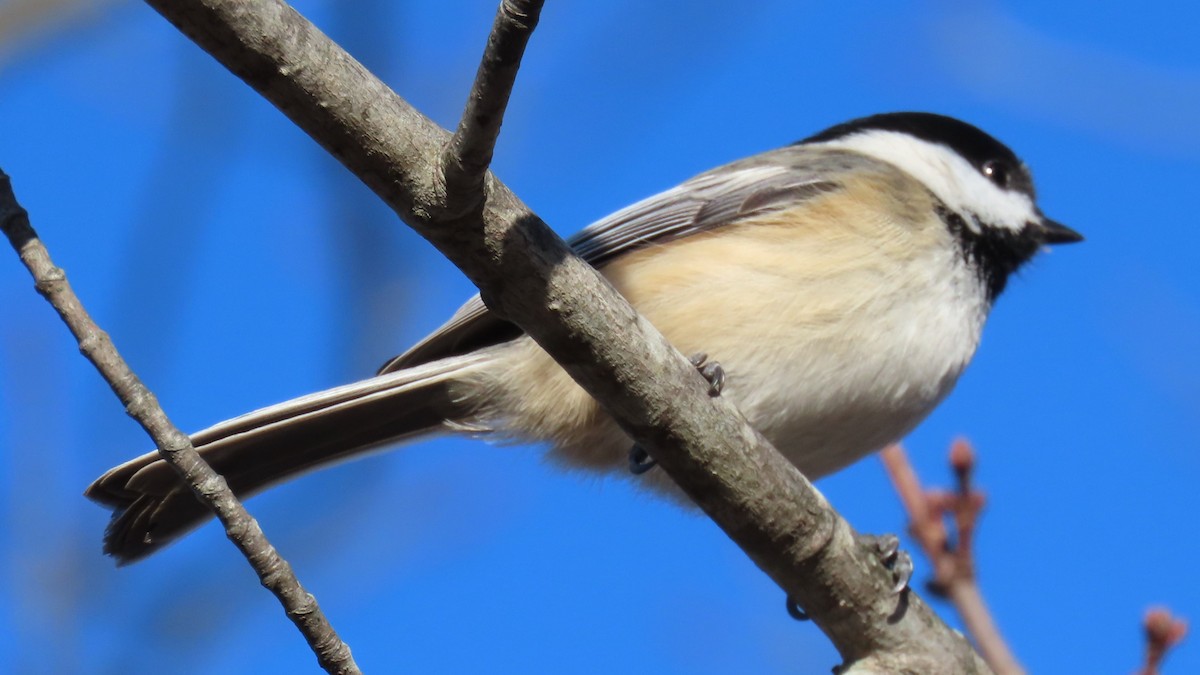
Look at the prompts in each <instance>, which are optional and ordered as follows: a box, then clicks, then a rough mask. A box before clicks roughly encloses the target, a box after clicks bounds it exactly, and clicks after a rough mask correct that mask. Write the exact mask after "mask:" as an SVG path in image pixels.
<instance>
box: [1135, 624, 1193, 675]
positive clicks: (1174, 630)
mask: <svg viewBox="0 0 1200 675" xmlns="http://www.w3.org/2000/svg"><path fill="white" fill-rule="evenodd" d="M1142 625H1143V626H1144V627H1145V629H1146V661H1145V663H1144V664H1143V665H1142V667H1141V669H1140V670H1138V671H1137V673H1136V674H1135V675H1158V673H1159V672H1160V671H1159V669H1160V668H1162V662H1163V659H1164V658H1166V655H1167V652H1168V651H1170V649H1171V648H1172V647H1174V646H1175V645H1177V644H1179V643H1180V642H1182V641H1183V638H1184V636H1185V635H1187V622H1185V621H1184V620H1182V619H1179V618H1176V617H1174V616H1171V612H1170V610H1168V609H1166V608H1165V607H1154V608H1151V609H1150V610H1149V611H1147V612H1146V618H1145V619H1144V621H1143V624H1142Z"/></svg>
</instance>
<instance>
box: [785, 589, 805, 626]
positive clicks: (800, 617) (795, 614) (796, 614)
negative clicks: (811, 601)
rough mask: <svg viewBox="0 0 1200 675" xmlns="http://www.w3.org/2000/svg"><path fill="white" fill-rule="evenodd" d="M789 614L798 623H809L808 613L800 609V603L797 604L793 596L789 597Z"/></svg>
mask: <svg viewBox="0 0 1200 675" xmlns="http://www.w3.org/2000/svg"><path fill="white" fill-rule="evenodd" d="M787 613H788V616H790V617H792V618H793V619H795V620H797V621H808V620H809V616H808V613H807V612H805V611H804V610H802V609H800V603H798V602H796V600H795V599H794V598H792V596H790V595H789V596H787Z"/></svg>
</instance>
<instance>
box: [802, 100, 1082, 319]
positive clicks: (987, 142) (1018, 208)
mask: <svg viewBox="0 0 1200 675" xmlns="http://www.w3.org/2000/svg"><path fill="white" fill-rule="evenodd" d="M800 144H803V145H810V144H825V145H830V146H834V147H841V148H845V149H848V150H852V151H855V152H860V153H862V154H866V155H870V156H873V157H875V158H877V159H881V160H883V161H886V162H889V163H891V164H893V165H895V166H897V167H898V168H900V169H902V170H904V171H905V172H907V173H909V174H910V175H911V176H913V177H914V178H916V179H917V180H919V181H920V182H921V183H922V184H924V185H925V187H926V188H927V189H928V190H929V191H930V192H931V193H933V195H934V196H935V197H937V198H938V200H939V202H940V203H941V204H943V205H944V209H942V210H941V215H942V217H943V219H945V220H946V221H947V225H948V226H950V228H951V230H953V231H955V233H956V234H958V235H959V237H960V239H961V240H962V242H963V246H964V251H965V252H966V253H967V254H968V255H970V256H972V257H973V258H974V259H975V260H976V262H978V263H979V264H980V266H981V272H983V273H985V274H986V276H987V282H988V287H989V291H990V294H991V295H993V296H994V295H996V294H998V293H999V292H1000V290H1001V289H1003V287H1004V282H1005V280H1006V279H1007V277H1008V275H1009V274H1010V273H1011V272H1013V271H1014V270H1016V269H1017V268H1018V267H1019V266H1020V265H1022V264H1023V263H1025V262H1026V261H1027V260H1029V259H1030V258H1032V257H1033V255H1034V253H1036V252H1037V250H1038V248H1039V247H1041V246H1042V245H1045V244H1068V243H1072V242H1077V241H1082V240H1083V237H1082V236H1081V235H1080V234H1079V233H1078V232H1076V231H1074V230H1072V229H1071V228H1069V227H1067V226H1065V225H1063V224H1061V223H1059V222H1056V221H1054V220H1051V219H1049V218H1047V217H1046V216H1045V215H1044V214H1043V213H1042V212H1041V210H1040V209H1039V208H1038V207H1037V192H1036V190H1035V189H1034V185H1033V176H1032V175H1031V174H1030V172H1029V168H1028V167H1027V166H1026V165H1025V163H1024V162H1022V161H1021V159H1020V158H1019V157H1017V155H1016V153H1014V152H1013V151H1012V150H1011V149H1010V148H1009V147H1008V146H1007V145H1005V144H1003V143H1001V142H1000V141H998V140H996V139H995V138H993V137H992V136H991V135H989V134H987V133H986V132H984V131H982V130H980V129H979V128H978V127H975V126H973V125H971V124H968V123H966V122H963V121H962V120H958V119H955V118H953V117H947V116H945V115H938V114H935V113H926V112H896V113H883V114H879V115H871V116H870V117H862V118H859V119H855V120H851V121H849V122H844V123H842V124H838V125H836V126H832V127H830V128H828V129H826V130H824V131H822V132H820V133H817V134H814V135H812V136H810V137H808V138H806V139H804V140H802V141H800ZM939 148H940V149H943V150H944V151H945V152H942V151H940V150H938V149H939ZM981 179H982V180H981Z"/></svg>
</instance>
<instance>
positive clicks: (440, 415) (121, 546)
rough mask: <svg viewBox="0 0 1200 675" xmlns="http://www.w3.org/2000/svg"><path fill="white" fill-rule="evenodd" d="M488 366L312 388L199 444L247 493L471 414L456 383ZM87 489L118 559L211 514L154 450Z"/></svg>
mask: <svg viewBox="0 0 1200 675" xmlns="http://www.w3.org/2000/svg"><path fill="white" fill-rule="evenodd" d="M487 363H488V358H487V356H486V355H485V354H479V353H474V354H466V355H463V356H455V357H450V358H446V359H442V360H439V361H433V362H431V363H427V364H423V365H420V366H416V367H413V368H408V369H405V370H401V371H398V372H394V373H388V374H386V375H380V376H378V377H374V378H371V379H368V380H363V381H361V382H356V383H354V384H348V385H345V386H341V387H337V388H334V389H329V390H327V391H322V392H318V393H316V394H310V395H308V396H303V397H300V398H297V399H293V400H291V401H287V402H284V403H280V404H278V405H273V406H271V407H269V408H263V409H262V410H256V411H254V412H252V413H248V414H246V415H242V416H241V417H237V418H234V419H232V420H229V421H227V422H222V423H220V424H218V425H216V426H213V427H209V428H208V429H205V430H204V431H201V432H199V433H197V434H194V435H193V436H192V444H193V445H194V446H195V447H196V449H197V450H198V451H199V452H200V454H201V456H202V457H204V459H205V460H206V461H207V462H208V463H209V464H210V465H212V467H213V468H214V469H216V470H217V472H219V473H221V474H222V475H224V476H225V479H226V480H227V481H228V482H229V485H230V487H231V488H233V491H234V492H235V493H236V494H237V495H238V496H240V497H246V496H249V495H251V494H254V493H256V492H260V491H262V490H263V489H265V488H267V487H269V486H271V485H274V484H276V483H281V482H283V481H286V480H289V479H292V478H295V477H296V476H298V475H300V474H302V473H305V472H307V471H312V470H314V469H317V468H320V467H324V466H328V465H330V464H333V463H335V462H339V461H342V460H344V459H347V458H349V457H352V456H355V455H360V454H362V453H364V452H366V451H369V450H371V449H374V448H377V447H379V446H381V445H384V444H387V443H393V442H396V441H400V440H404V439H411V438H415V437H419V436H425V435H429V434H433V433H436V432H438V431H441V430H444V429H446V428H447V427H446V425H447V423H449V424H450V425H454V424H456V423H458V422H461V421H462V420H464V419H466V418H467V417H468V416H469V415H470V414H471V411H470V410H466V409H465V408H466V407H467V406H468V404H467V403H465V402H463V401H462V400H460V399H457V397H456V395H455V393H454V391H453V389H454V386H453V385H454V384H455V382H457V381H459V380H460V378H462V377H464V376H466V375H469V374H470V373H472V372H475V371H477V370H478V369H480V368H482V367H484V366H485V365H487ZM84 494H85V495H86V496H87V497H88V498H90V499H92V500H94V501H96V502H98V503H100V504H103V505H105V506H108V507H111V508H112V509H113V518H112V521H111V522H110V523H109V525H108V529H107V530H106V531H105V534H104V552H105V553H108V554H109V555H111V556H113V557H115V558H116V559H117V560H118V562H119V563H121V564H126V563H131V562H135V561H137V560H140V559H142V558H144V557H146V556H148V555H150V554H151V553H154V552H155V551H157V550H158V549H160V548H162V547H164V546H166V545H167V544H170V543H171V542H173V541H174V540H176V539H178V538H179V537H180V536H182V535H183V534H185V533H187V532H188V531H189V530H191V529H193V528H195V527H196V526H198V525H200V524H201V523H203V522H204V521H205V520H206V519H207V518H208V517H209V516H210V515H211V513H210V512H209V510H208V509H207V508H205V507H204V506H203V505H201V504H200V503H199V502H198V501H196V498H195V497H194V496H193V495H192V494H191V491H190V489H189V488H188V487H187V486H186V485H184V484H183V483H182V482H181V480H180V479H179V476H178V475H177V474H176V473H175V471H174V470H173V469H172V468H171V467H170V466H168V465H167V464H166V462H164V461H162V460H161V459H160V458H159V455H158V453H157V452H153V453H150V454H146V455H142V456H141V457H138V458H136V459H132V460H130V461H128V462H125V463H124V464H122V465H120V466H118V467H115V468H113V469H111V470H109V471H108V472H107V473H105V474H104V475H103V476H101V477H100V478H98V479H96V481H95V482H94V483H92V484H91V485H90V486H89V487H88V489H87V490H86V491H85V492H84Z"/></svg>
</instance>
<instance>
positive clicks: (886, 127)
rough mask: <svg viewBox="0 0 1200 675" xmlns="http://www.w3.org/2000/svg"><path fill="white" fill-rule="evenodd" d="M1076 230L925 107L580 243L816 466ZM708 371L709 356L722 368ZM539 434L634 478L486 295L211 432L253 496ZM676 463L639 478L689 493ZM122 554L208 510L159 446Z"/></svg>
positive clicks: (940, 361) (117, 547)
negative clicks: (369, 462) (439, 442)
mask: <svg viewBox="0 0 1200 675" xmlns="http://www.w3.org/2000/svg"><path fill="white" fill-rule="evenodd" d="M1080 239H1081V237H1080V235H1079V234H1077V233H1076V232H1074V231H1073V230H1070V229H1068V228H1066V227H1064V226H1063V225H1060V224H1058V223H1056V222H1054V221H1052V220H1049V219H1047V218H1046V217H1045V216H1043V215H1042V213H1041V211H1040V210H1039V209H1038V207H1037V204H1036V203H1035V198H1034V189H1033V182H1032V179H1031V178H1030V174H1029V171H1028V169H1027V168H1026V167H1025V165H1024V164H1023V163H1022V162H1021V161H1020V160H1019V159H1018V158H1017V156H1016V155H1014V154H1013V152H1012V151H1011V150H1009V149H1008V148H1007V147H1005V146H1004V145H1003V144H1001V143H1000V142H998V141H996V140H995V139H993V138H992V137H991V136H989V135H987V134H986V133H984V132H982V131H980V130H979V129H976V128H975V127H973V126H971V125H969V124H966V123H964V122H960V121H958V120H955V119H952V118H949V117H943V116H940V115H933V114H928V113H892V114H884V115H876V116H873V117H866V118H863V119H857V120H854V121H851V122H847V123H845V124H840V125H838V126H835V127H832V128H830V129H827V130H825V131H823V132H821V133H819V134H817V135H815V136H812V137H810V138H807V139H805V140H803V141H800V142H799V143H796V144H794V145H790V146H787V147H784V148H780V149H778V150H773V151H770V152H765V153H763V154H760V155H755V156H753V157H750V158H747V159H743V160H741V161H738V162H734V163H732V164H729V165H726V166H723V167H720V168H717V169H713V170H712V171H709V172H707V173H703V174H700V175H699V176H696V177H695V178H692V179H691V180H688V181H686V182H684V183H683V184H681V185H679V186H677V187H675V188H672V189H670V190H667V191H666V192H663V193H661V194H658V195H655V196H653V197H650V198H649V199H646V200H644V201H641V202H638V203H636V204H634V205H633V206H630V207H628V208H626V209H623V210H621V211H618V212H617V213H614V214H613V215H611V216H609V217H607V218H605V219H603V220H601V221H599V222H597V223H595V224H593V225H591V226H590V227H588V228H586V229H584V230H583V231H582V232H580V233H579V234H578V235H576V236H575V237H574V238H572V239H571V244H572V246H573V247H574V249H575V251H576V252H578V254H579V255H580V256H582V257H583V258H584V259H585V260H587V261H588V262H590V263H591V264H592V265H594V266H595V267H597V268H598V269H599V270H600V271H601V273H603V274H604V276H605V277H606V278H607V279H608V280H609V281H610V282H611V283H612V284H613V285H614V286H615V287H616V288H617V289H618V290H619V291H620V292H621V293H622V294H623V295H624V296H625V297H626V298H627V299H628V300H629V301H630V303H632V304H633V306H634V307H635V308H637V310H638V311H639V312H640V313H641V314H642V315H643V316H645V317H646V318H647V319H649V320H650V322H651V323H653V324H654V325H655V326H656V327H657V328H658V329H659V330H660V331H661V332H662V333H663V334H664V335H665V336H666V337H667V339H669V340H670V341H671V342H672V343H673V344H674V345H675V346H676V347H677V348H679V349H680V350H681V351H682V352H683V353H684V354H699V353H705V354H708V355H709V356H710V357H711V358H712V359H713V360H715V361H718V362H719V363H720V364H721V366H722V367H723V370H724V373H725V380H724V383H723V393H722V395H724V396H728V397H729V398H730V399H732V400H733V401H734V402H735V403H736V404H737V406H738V407H739V408H740V409H741V411H742V413H743V414H744V415H745V417H746V419H747V420H748V421H749V422H750V424H752V425H753V426H754V427H755V428H757V429H758V430H759V431H760V432H761V433H762V434H763V435H764V436H765V437H766V438H767V439H768V440H770V441H771V443H773V444H774V445H775V447H776V448H778V449H779V451H780V452H782V453H783V454H784V455H785V456H786V457H787V458H788V459H789V460H790V461H791V462H792V463H793V464H795V465H796V466H797V467H798V468H799V469H800V471H802V472H803V473H804V474H805V475H806V476H808V477H809V478H818V477H820V476H823V475H825V474H828V473H830V472H833V471H836V470H837V469H840V468H842V467H844V466H846V465H848V464H850V463H851V462H854V461H855V460H857V459H859V458H860V457H862V456H864V455H865V454H867V453H869V452H871V451H873V450H876V449H878V448H880V447H882V446H883V445H885V444H887V443H889V442H891V441H894V440H897V439H899V438H900V437H901V436H903V435H904V434H906V433H908V431H909V430H911V429H912V428H913V427H914V426H915V425H916V424H917V423H918V422H919V421H921V420H922V419H923V418H924V417H925V416H926V415H928V414H929V412H930V411H931V410H933V408H934V406H936V405H937V404H938V403H939V402H940V401H941V400H942V398H943V397H945V396H946V394H947V393H949V391H950V389H951V388H952V387H953V386H954V383H955V381H956V380H957V379H958V376H959V375H960V374H961V373H962V371H963V369H964V368H965V367H966V365H967V363H968V362H969V361H970V360H971V357H972V355H973V354H974V353H975V348H976V346H977V345H978V344H979V337H980V331H981V330H982V328H983V323H984V319H985V318H986V317H987V313H988V310H989V309H990V308H991V306H992V303H993V302H994V301H995V299H996V297H997V296H998V295H999V294H1000V292H1001V291H1002V290H1004V285H1005V282H1006V281H1007V280H1008V277H1009V275H1010V274H1012V272H1013V271H1014V270H1016V269H1017V268H1018V267H1020V266H1021V265H1022V264H1023V263H1025V262H1026V261H1028V260H1029V259H1030V258H1031V257H1033V255H1034V254H1035V253H1036V252H1037V251H1038V249H1039V248H1040V247H1042V246H1043V245H1045V244H1061V243H1069V242H1075V241H1079V240H1080ZM710 374H712V373H711V371H710ZM447 431H452V432H466V433H471V434H478V435H482V436H485V437H488V438H492V439H503V440H519V441H526V442H540V443H547V444H549V445H550V447H551V450H550V451H549V452H550V456H551V457H552V458H554V459H557V460H561V461H562V462H564V463H566V464H568V465H571V466H577V467H584V468H588V469H594V470H597V471H612V470H619V471H623V470H624V469H625V468H626V466H627V463H628V461H629V453H630V448H631V447H632V446H633V441H632V440H631V439H630V438H629V437H628V436H626V435H625V434H624V433H623V432H622V431H621V430H620V428H619V427H618V426H617V425H616V423H615V422H613V421H612V419H611V418H609V416H608V415H607V414H606V413H605V412H604V411H603V410H601V409H600V407H599V406H598V404H597V403H596V402H595V401H594V400H593V399H592V398H591V397H590V396H588V394H586V393H585V392H584V391H583V389H581V388H580V387H579V386H578V385H577V384H576V383H575V382H574V381H573V380H572V379H571V378H570V377H569V376H568V375H567V374H566V373H565V372H564V371H563V370H562V369H561V368H560V367H559V366H558V365H557V364H556V363H555V362H554V361H553V360H551V358H550V357H549V356H548V355H547V354H546V353H545V352H543V351H542V350H541V348H539V347H538V345H537V344H535V343H534V342H533V340H532V339H530V338H529V337H527V336H525V335H524V334H523V333H522V331H521V330H520V329H519V328H517V327H516V326H515V325H513V324H510V323H507V322H505V321H503V320H502V319H500V318H498V317H496V316H495V315H493V314H491V313H489V312H488V310H487V309H486V308H485V307H484V305H483V303H482V302H481V301H480V299H479V297H478V296H476V297H475V298H473V299H471V300H470V301H469V302H467V304H466V305H464V306H463V307H462V308H461V309H460V310H459V311H458V313H457V314H455V315H454V316H453V317H452V318H451V319H450V320H449V321H448V322H447V323H446V324H445V325H444V326H442V327H441V328H439V329H438V330H437V331H435V332H434V333H433V334H432V335H430V336H429V337H427V338H425V339H424V340H422V341H421V342H420V343H418V344H417V345H416V346H414V347H413V348H412V349H409V350H408V351H407V352H405V353H404V354H401V355H400V356H398V357H396V358H394V359H392V360H391V361H389V362H388V363H387V364H386V365H385V366H384V367H383V369H382V370H381V371H380V372H379V374H378V375H377V376H376V377H373V378H371V379H368V380H363V381H361V382H356V383H354V384H349V385H345V386H342V387H337V388H334V389H330V390H328V391H323V392H319V393H316V394H310V395H308V396H303V397H301V398H297V399H294V400H292V401H288V402H286V403H281V404H279V405H275V406H271V407H269V408H264V409H262V410H258V411H255V412H252V413H249V414H247V415H243V416H241V417H238V418H235V419H232V420H229V421H227V422H222V423H220V424H218V425H216V426H214V427H211V428H209V429H205V430H204V431H201V432H199V433H197V434H195V435H194V436H192V442H193V443H194V444H195V446H196V448H197V449H198V450H199V451H200V452H201V454H202V455H203V456H204V458H205V459H206V460H208V462H209V463H210V464H212V466H213V468H215V469H216V470H217V471H219V472H220V473H222V474H224V475H225V477H226V478H227V479H228V481H229V484H230V485H231V486H232V487H233V489H234V490H235V491H236V492H237V493H239V494H240V495H243V496H244V495H248V494H252V493H255V492H258V491H260V490H263V489H264V488H266V487H269V486H271V485H273V484H275V483H279V482H281V481H285V480H288V479H290V478H293V477H295V476H297V475H299V474H301V473H304V472H306V471H311V470H314V469H317V468H320V467H323V466H327V465H329V464H332V463H334V462H339V461H341V460H344V459H348V458H350V457H354V456H358V455H361V454H363V453H364V452H366V451H368V450H372V449H376V448H378V447H379V446H381V445H385V444H391V443H396V442H398V441H401V440H409V439H413V438H420V437H423V436H428V435H432V434H435V433H441V432H447ZM662 473H663V472H662V471H651V472H648V473H646V474H645V475H643V476H641V477H640V478H639V480H642V481H646V482H648V483H650V484H652V485H654V486H656V487H661V488H664V489H666V490H667V491H671V490H672V489H673V486H672V485H671V484H670V481H669V479H666V478H664V477H663V476H662V475H661V474H662ZM86 494H87V496H88V497H90V498H92V499H94V500H96V501H97V502H100V503H102V504H104V505H107V506H109V507H112V508H113V509H114V511H115V513H114V515H113V520H112V522H111V523H110V525H109V528H108V531H107V533H106V536H105V551H106V552H107V553H109V554H111V555H113V556H114V557H116V558H117V559H118V560H119V561H120V562H123V563H124V562H131V561H134V560H137V559H139V558H142V557H144V556H146V555H149V554H150V553H153V552H154V551H157V550H158V549H159V548H161V547H163V546H165V545H166V544H168V543H170V542H171V541H173V540H175V539H176V538H178V537H179V536H180V535H182V534H184V533H185V532H187V531H188V530H190V529H191V528H193V527H195V526H197V525H198V524H200V523H201V522H203V521H204V519H205V518H207V517H208V515H209V513H208V511H207V510H206V509H205V508H204V507H203V506H202V505H201V504H199V503H198V502H197V501H196V500H195V498H194V497H193V496H192V495H191V494H190V492H189V490H188V489H187V487H185V486H184V485H183V484H182V483H181V482H180V481H179V478H178V477H177V476H176V474H175V472H174V471H172V470H171V468H170V467H169V466H167V465H166V464H165V463H164V462H163V461H161V460H160V459H159V457H158V455H157V454H156V453H151V454H147V455H144V456H142V457H138V458H137V459H134V460H131V461H129V462H126V463H125V464H122V465H120V466H118V467H116V468H114V469H112V470H110V471H109V472H108V473H106V474H104V475H103V476H101V477H100V478H99V479H98V480H96V482H95V483H93V484H92V485H91V486H90V487H89V488H88V489H87V493H86Z"/></svg>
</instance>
